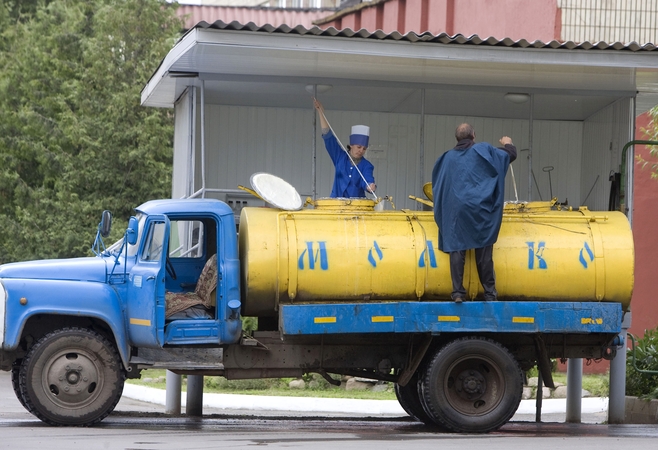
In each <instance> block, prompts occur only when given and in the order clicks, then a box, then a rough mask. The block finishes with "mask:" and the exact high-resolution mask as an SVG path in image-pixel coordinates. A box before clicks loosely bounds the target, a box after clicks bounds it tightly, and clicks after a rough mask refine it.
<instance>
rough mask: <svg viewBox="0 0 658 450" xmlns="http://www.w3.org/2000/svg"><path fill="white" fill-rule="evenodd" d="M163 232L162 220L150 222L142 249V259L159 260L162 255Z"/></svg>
mask: <svg viewBox="0 0 658 450" xmlns="http://www.w3.org/2000/svg"><path fill="white" fill-rule="evenodd" d="M164 234H165V224H164V222H153V223H151V226H150V227H149V233H148V237H147V239H146V242H145V245H144V251H143V252H142V260H143V261H160V258H161V257H162V245H163V244H164Z"/></svg>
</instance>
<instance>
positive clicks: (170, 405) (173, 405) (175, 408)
mask: <svg viewBox="0 0 658 450" xmlns="http://www.w3.org/2000/svg"><path fill="white" fill-rule="evenodd" d="M166 377H167V378H166V394H165V395H166V397H165V414H174V415H179V414H180V393H181V376H180V375H176V374H175V373H174V372H170V371H168V370H167V375H166Z"/></svg>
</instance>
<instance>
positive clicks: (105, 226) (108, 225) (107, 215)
mask: <svg viewBox="0 0 658 450" xmlns="http://www.w3.org/2000/svg"><path fill="white" fill-rule="evenodd" d="M98 229H99V231H100V233H101V236H102V237H104V238H106V237H108V236H109V235H110V231H111V230H112V213H111V212H110V211H108V210H105V211H103V214H101V223H100V224H99V225H98Z"/></svg>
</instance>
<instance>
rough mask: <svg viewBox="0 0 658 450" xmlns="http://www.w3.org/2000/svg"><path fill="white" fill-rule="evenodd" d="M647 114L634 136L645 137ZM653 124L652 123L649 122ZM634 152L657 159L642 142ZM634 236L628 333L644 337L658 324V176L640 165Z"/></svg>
mask: <svg viewBox="0 0 658 450" xmlns="http://www.w3.org/2000/svg"><path fill="white" fill-rule="evenodd" d="M650 123H651V117H650V116H649V114H646V113H645V114H642V115H641V116H639V117H637V119H636V124H637V125H636V130H637V131H636V135H635V139H638V140H646V139H647V136H646V135H645V133H644V132H643V131H642V130H643V129H645V128H647V127H649V126H650ZM651 126H653V125H651ZM635 154H636V155H642V156H643V157H644V158H645V159H647V160H649V161H653V162H658V161H657V160H656V158H655V157H652V156H651V155H650V154H649V148H648V147H647V146H644V145H637V146H635ZM634 169H635V170H634V189H633V191H634V205H633V237H634V240H635V288H634V290H633V300H632V301H631V311H632V313H633V319H632V324H631V328H630V332H631V333H633V334H635V335H637V336H643V335H644V330H648V329H653V328H656V327H658V308H656V286H655V284H654V283H655V281H656V273H657V271H656V257H655V253H656V249H658V227H657V226H656V224H658V208H657V207H656V205H658V179H655V178H654V179H652V178H651V173H650V171H649V170H647V169H642V168H641V167H640V166H639V165H636V166H635V168H634Z"/></svg>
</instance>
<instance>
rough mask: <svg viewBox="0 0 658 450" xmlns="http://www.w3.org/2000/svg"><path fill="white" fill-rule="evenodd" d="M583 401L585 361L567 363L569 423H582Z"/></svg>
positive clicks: (577, 359)
mask: <svg viewBox="0 0 658 450" xmlns="http://www.w3.org/2000/svg"><path fill="white" fill-rule="evenodd" d="M582 399H583V359H582V358H570V359H569V361H567V417H566V421H567V422H569V423H580V422H581V413H582Z"/></svg>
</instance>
